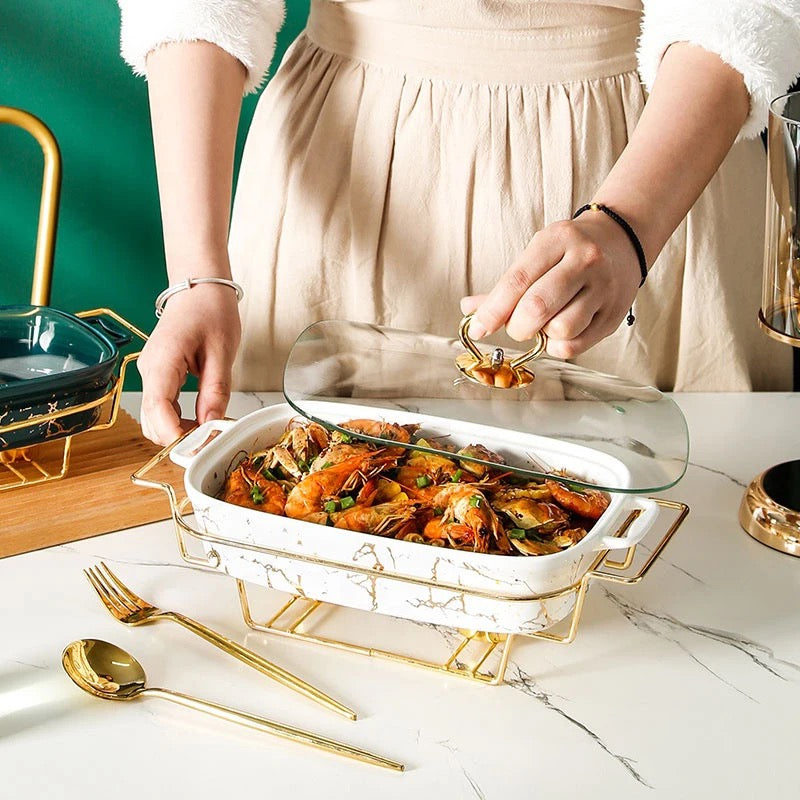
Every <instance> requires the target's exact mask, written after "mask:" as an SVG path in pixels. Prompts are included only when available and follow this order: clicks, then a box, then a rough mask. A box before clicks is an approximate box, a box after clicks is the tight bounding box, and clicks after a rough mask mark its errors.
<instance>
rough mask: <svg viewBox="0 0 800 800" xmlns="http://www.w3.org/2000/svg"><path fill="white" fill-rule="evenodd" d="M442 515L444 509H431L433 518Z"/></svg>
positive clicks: (439, 507)
mask: <svg viewBox="0 0 800 800" xmlns="http://www.w3.org/2000/svg"><path fill="white" fill-rule="evenodd" d="M442 514H444V509H443V508H442V507H441V506H434V507H433V516H434V517H441V516H442Z"/></svg>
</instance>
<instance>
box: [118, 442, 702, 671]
mask: <svg viewBox="0 0 800 800" xmlns="http://www.w3.org/2000/svg"><path fill="white" fill-rule="evenodd" d="M186 435H188V434H185V435H184V436H186ZM183 438H184V437H181V438H180V439H178V440H176V441H175V442H173V443H172V444H171V445H169V446H168V447H166V448H164V449H163V450H162V451H161V452H160V453H158V454H157V455H155V456H154V457H153V458H152V459H150V461H148V462H147V464H145V465H144V466H143V467H142V468H141V469H139V470H137V471H136V472H135V473H134V474H133V475H132V476H131V480H132V481H133V482H134V483H136V484H138V485H140V486H147V487H150V488H154V489H160V490H161V491H163V492H165V493H166V494H167V496H168V498H169V501H170V510H171V515H172V520H173V524H174V527H175V534H176V537H177V540H178V547H179V550H180V554H181V558H182V559H183V560H184V561H186V562H187V563H189V564H192V565H193V566H196V567H200V568H202V569H211V570H217V569H218V568H219V567H220V563H221V559H220V556H219V554H218V552H217V549H216V548H218V547H232V548H237V549H240V550H247V551H251V552H257V553H263V554H266V555H277V556H280V557H281V558H286V559H291V560H298V561H302V562H304V563H314V564H318V565H320V564H321V565H323V566H327V567H330V568H332V569H347V570H349V571H351V572H362V573H364V574H365V575H369V576H371V577H374V571H372V570H370V569H367V568H364V567H359V566H357V565H354V564H352V563H349V564H340V563H338V562H335V561H331V560H326V559H322V558H319V557H315V556H306V555H299V554H295V553H287V552H283V551H275V550H272V549H270V548H267V547H258V546H256V545H252V544H248V543H245V542H241V541H238V540H235V539H230V538H227V537H225V536H219V535H214V534H210V533H207V532H205V531H201V530H197V529H196V528H194V527H193V526H192V525H191V523H190V522H189V521H188V520H187V517H188V516H190V515H191V513H192V509H191V505H190V503H189V500H188V498H184V499H183V500H182V501H179V500H178V498H177V494H176V492H175V488H174V487H173V486H172V484H170V483H168V482H166V481H161V480H157V479H153V478H148V477H146V476H147V474H148V473H149V472H150V471H151V470H153V469H155V468H156V467H157V466H158V465H159V464H160V463H161V462H162V461H164V460H165V459H166V458H168V456H169V453H170V451H171V450H172V449H173V448H174V447H176V446H177V445H178V444H179V443H180V442H181V441H182V440H183ZM654 500H655V502H656V503H658V504H659V505H660V506H661V507H662V508H665V509H669V510H670V511H672V512H674V514H675V518H674V519H673V521H672V523H671V524H670V526H669V528H668V530H667V531H666V533H665V534H664V535H663V536H662V538H661V539H660V540H659V541H658V543H657V544H656V546H655V547H654V548H653V549H652V551H651V552H650V555H649V556H648V557H647V559H646V560H645V561H644V562H643V563H642V564H641V565H640V566H639V567H638V569H637V570H636V571H635V572H634V573H633V574H625V573H626V572H627V571H628V570H629V569H630V568H631V567H632V565H633V561H634V558H635V551H636V545H634V546H633V547H631V548H629V549H628V551H627V552H626V555H625V558H624V559H622V560H620V561H615V560H611V559H609V558H608V551H603V552H601V553H599V554H598V555H597V557H596V559H595V561H594V562H593V563H592V565H591V566H590V568H589V570H588V571H587V572H586V573H585V574H584V576H583V577H582V578H581V579H580V581H578V582H577V583H575V584H573V585H572V586H569V587H567V588H565V589H562V590H560V591H558V592H551V593H548V594H534V595H529V596H523V597H506V596H503V597H502V599H503V600H504V601H506V602H512V603H517V602H530V601H531V600H545V599H548V600H549V599H555V598H560V597H567V596H569V595H574V597H575V602H574V605H573V610H572V613H571V614H570V616H569V617H568V618H567V619H566V620H563V621H562V622H561V623H559V624H558V625H557V626H555V627H556V628H559V629H562V631H563V632H561V633H556V632H554V631H553V630H543V631H539V632H537V633H534V634H505V633H495V632H492V631H458V634H459V640H458V642H457V644H456V646H455V648H454V649H453V650H452V652H451V653H450V654H449V656H448V657H447V658H446V659H445V660H444V661H435V660H429V659H424V658H417V657H414V656H410V655H407V654H404V653H400V652H396V651H394V650H386V649H381V648H377V647H369V646H365V645H362V644H356V643H354V642H347V641H343V640H341V639H338V638H335V637H333V636H328V635H325V634H323V633H322V632H320V630H319V627H320V626H319V625H318V624H317V623H319V622H321V617H322V616H325V615H323V614H321V613H320V612H321V611H323V610H326V609H331V608H337V606H334V605H332V604H329V603H324V602H322V601H319V600H315V599H313V598H308V597H302V598H301V597H296V596H291V597H289V599H288V600H287V601H285V602H284V603H283V604H282V605H281V606H280V608H278V609H277V610H276V611H274V612H273V613H272V614H271V615H270V616H269V617H268V618H267V619H266V621H265V622H258V621H256V619H255V617H254V615H253V613H252V610H251V604H250V600H249V598H248V594H247V587H246V585H245V583H244V581H242V580H240V579H238V578H237V579H236V586H237V591H238V594H239V602H240V604H241V608H242V616H243V617H244V621H245V622H246V623H247V625H248V626H249V627H250V628H252V629H253V630H257V631H262V632H266V633H271V634H275V635H277V636H283V637H287V638H291V639H294V640H297V641H302V642H311V643H313V644H317V645H324V646H326V647H332V648H335V649H337V650H343V651H345V652H348V653H357V654H359V655H367V656H372V657H374V658H382V659H387V660H389V661H394V662H396V663H402V664H412V665H414V666H417V667H424V668H426V669H429V670H434V671H436V672H443V673H446V674H448V675H453V676H456V677H460V678H467V679H470V680H475V681H479V682H481V683H488V684H492V685H498V684H501V683H503V680H504V676H505V672H506V667H507V665H508V659H509V655H510V652H511V648H512V645H513V644H514V642H515V641H516V640H517V639H518V638H520V637H523V636H525V637H528V638H533V639H545V640H547V641H550V642H556V643H558V644H570V643H571V642H573V641H574V640H575V637H576V635H577V632H578V624H579V622H580V619H581V615H582V612H583V605H584V601H585V599H586V592H587V590H588V588H589V584H590V583H591V582H592V581H596V580H597V581H606V582H611V583H617V584H623V585H633V584H636V583H639V581H641V580H642V579H643V578H644V577H645V575H646V574H647V573H648V572H649V570H650V568H651V567H652V566H653V564H654V563H655V561H656V559H657V558H658V557H659V555H660V554H661V552H662V551H663V550H664V548H665V547H666V546H667V544H669V542H670V540H671V539H672V537H673V536H674V535H675V533H676V531H677V530H678V528H679V527H680V526H681V524H682V523H683V521H684V519H685V518H686V515H687V514H688V513H689V507H688V506H687V505H686V504H684V503H678V502H674V501H672V500H662V499H660V498H654ZM639 513H640V512H639V511H638V510H635V511H633V512H631V514H630V515H629V517H628V518H627V519H626V520H625V521H624V522H623V523H622V525H621V526H620V527H619V529H618V530H617V532H616V534H615V535H616V536H622V535H624V533H625V532H626V531H627V529H628V527H629V526H630V524H631V523H632V522H633V520H634V519H635V518H636V515H638V514H639ZM189 540H197V541H199V542H202V543H203V545H204V550H205V552H204V555H202V556H199V555H193V554H192V553H191V551H190V547H189V544H188V541H189ZM380 578H381V579H382V580H395V581H401V582H405V583H409V582H410V583H414V584H424V585H431V586H434V587H438V588H445V589H446V588H452V589H457V590H461V591H463V587H454V586H450V585H448V584H444V583H439V582H435V581H428V580H422V579H417V578H410V577H408V576H405V575H402V574H399V573H398V574H395V573H392V572H389V571H387V570H384V571H382V572H381V573H380ZM474 594H476V595H482V596H491V597H498V595H495V594H493V593H492V592H488V591H484V592H481V591H475V592H474ZM493 655H494V656H499V662H498V663H497V666H496V667H495V668H494V669H493V670H492V669H490V668H489V665H488V662H489V659H490V657H491V656H493Z"/></svg>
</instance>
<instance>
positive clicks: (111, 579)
mask: <svg viewBox="0 0 800 800" xmlns="http://www.w3.org/2000/svg"><path fill="white" fill-rule="evenodd" d="M83 573H84V575H86V577H87V578H88V579H89V582H90V583H91V584H92V586H93V587H94V590H95V591H96V592H97V594H98V596H99V598H100V600H102V602H103V605H104V606H105V607H106V608H107V609H108V610H109V612H110V613H111V615H112V616H113V617H115V618H116V619H118V620H119V621H120V622H122V623H124V624H125V625H134V626H135V625H145V624H146V623H148V622H155V621H156V620H159V619H169V620H172V621H173V622H177V623H178V624H179V625H183V627H184V628H187V629H188V630H190V631H192V633H196V634H197V635H198V636H201V637H202V638H203V639H205V640H206V641H207V642H211V644H213V645H216V646H217V647H219V649H220V650H224V651H225V652H226V653H229V654H230V655H232V656H233V657H234V658H238V659H239V661H243V662H244V663H245V664H247V665H248V666H250V667H253V669H257V670H259V671H260V672H263V673H264V674H265V675H267V676H268V677H270V678H272V679H273V680H275V681H277V682H278V683H281V684H283V685H284V686H286V687H288V688H289V689H294V690H295V691H296V692H299V693H300V694H302V695H304V696H305V697H308V698H310V699H311V700H314V701H316V702H317V703H320V704H321V705H323V706H325V707H326V708H329V709H330V710H331V711H335V712H336V713H337V714H341V715H342V716H344V717H347V718H348V719H356V714H355V712H354V711H353V710H352V709H349V708H347V706H345V705H343V704H342V703H340V702H339V701H338V700H334V699H333V698H332V697H329V696H328V695H326V694H325V693H324V692H322V691H321V690H320V689H317V688H316V687H315V686H312V685H311V684H310V683H306V682H305V681H304V680H303V679H302V678H298V677H297V676H296V675H292V673H291V672H288V671H287V670H285V669H283V667H279V666H278V665H277V664H273V663H272V662H271V661H268V660H267V659H266V658H263V657H262V656H260V655H258V653H254V652H253V651H252V650H248V649H247V648H246V647H242V645H240V644H237V643H236V642H233V641H231V640H230V639H228V638H226V637H225V636H222V634H219V633H216V631H212V630H211V629H210V628H206V626H205V625H201V624H200V623H199V622H196V621H195V620H193V619H190V618H189V617H187V616H184V615H183V614H179V613H178V612H177V611H163V610H162V609H160V608H157V607H156V606H154V605H152V604H151V603H148V602H147V601H146V600H142V598H141V597H139V595H137V594H134V592H132V591H131V590H130V589H129V588H128V587H127V586H126V585H125V584H124V583H123V582H122V581H121V580H120V579H119V578H118V577H117V576H116V575H115V574H114V573H113V572H112V571H111V570H110V569H109V568H108V567H107V566H106V565H105V564H104V563H103V562H102V561H101V562H100V566H99V567H90V568H89V569H88V570H84V571H83Z"/></svg>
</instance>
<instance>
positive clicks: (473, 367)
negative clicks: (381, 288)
mask: <svg viewBox="0 0 800 800" xmlns="http://www.w3.org/2000/svg"><path fill="white" fill-rule="evenodd" d="M468 324H469V318H465V319H464V320H463V321H462V324H461V329H460V331H459V337H455V338H452V339H448V338H445V337H441V336H433V335H430V334H425V333H416V332H412V331H405V330H398V329H393V328H384V327H380V326H378V325H368V324H362V323H355V322H347V321H343V320H323V321H322V322H317V323H315V324H313V325H311V326H309V327H308V328H306V330H305V331H303V333H302V334H301V335H300V336H299V337H298V339H297V341H296V342H295V344H294V346H293V347H292V350H291V352H290V353H289V358H288V360H287V362H286V367H285V371H284V380H283V393H284V395H285V397H286V400H287V402H288V403H289V404H290V405H291V406H292V407H293V408H294V409H295V410H296V411H297V412H298V413H300V414H302V415H303V416H305V417H308V418H309V419H312V420H314V421H316V422H319V423H321V424H322V425H325V426H326V427H328V428H330V429H334V430H339V431H340V432H343V433H345V434H346V435H351V436H352V434H353V431H354V430H355V432H356V433H357V436H358V438H360V439H365V440H367V441H370V442H372V443H374V444H377V445H380V446H386V445H390V446H394V447H397V445H398V441H401V440H402V441H404V444H405V446H406V447H408V448H411V449H413V450H417V451H420V452H421V453H427V454H430V455H431V457H432V463H433V462H435V459H436V458H439V457H445V458H447V459H449V460H450V461H457V462H458V463H459V464H460V465H461V466H463V467H464V468H465V469H468V470H469V471H470V472H471V473H472V474H475V475H481V474H486V468H487V467H490V468H492V469H493V470H497V469H498V463H502V464H504V465H505V466H504V467H502V468H500V469H502V470H503V471H508V472H511V473H514V474H517V475H518V476H521V477H522V478H524V479H542V478H552V477H554V476H555V477H559V478H562V479H563V480H565V481H567V482H568V483H573V484H576V485H577V486H579V487H591V488H597V489H604V490H607V491H621V492H654V491H660V490H662V489H666V488H668V487H670V486H673V485H674V484H675V483H677V482H678V481H679V480H680V479H681V477H682V476H683V474H684V472H685V471H686V464H687V460H688V453H689V436H688V431H687V427H686V420H685V419H684V417H683V414H682V413H681V411H680V409H679V408H678V406H677V405H676V404H675V403H674V402H673V401H672V400H670V399H669V398H667V397H665V396H664V395H663V394H662V393H661V392H660V391H658V389H655V388H653V387H650V386H640V385H638V384H635V383H631V382H630V381H627V380H623V379H621V378H618V377H614V376H613V375H605V374H602V373H599V372H595V371H593V370H589V369H586V368H583V367H579V366H576V365H574V364H569V363H567V362H563V361H558V360H556V359H552V358H548V357H546V356H542V353H543V352H544V347H545V340H544V337H543V336H541V335H540V337H539V340H538V341H537V343H536V346H535V347H534V348H533V349H532V350H530V351H528V352H527V353H520V352H512V351H510V350H505V351H504V350H501V349H500V348H494V349H489V350H487V351H485V352H484V351H483V350H482V349H479V348H478V347H477V346H476V344H475V343H474V342H473V341H472V340H471V339H470V338H469V336H468ZM481 346H482V347H486V345H483V344H482V345H481ZM353 420H358V421H359V422H358V423H356V424H349V423H351V422H352V421H353ZM364 420H370V421H372V424H369V423H365V422H363V421H364ZM397 426H406V427H405V428H403V431H404V432H403V433H400V431H398V427H397ZM409 434H410V439H409ZM406 439H409V441H407V442H405V440H406Z"/></svg>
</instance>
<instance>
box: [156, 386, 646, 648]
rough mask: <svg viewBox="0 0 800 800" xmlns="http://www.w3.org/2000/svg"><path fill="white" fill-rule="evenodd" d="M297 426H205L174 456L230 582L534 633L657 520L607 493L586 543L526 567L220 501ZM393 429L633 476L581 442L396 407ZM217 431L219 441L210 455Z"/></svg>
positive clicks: (325, 409) (257, 417) (531, 560)
mask: <svg viewBox="0 0 800 800" xmlns="http://www.w3.org/2000/svg"><path fill="white" fill-rule="evenodd" d="M306 410H307V411H308V413H309V414H313V415H315V416H318V417H320V418H325V419H329V420H331V421H332V422H334V423H336V422H344V421H346V420H348V419H353V418H364V417H367V418H370V417H371V418H375V416H376V410H375V408H374V406H360V405H356V404H349V403H338V402H337V403H325V402H314V401H310V402H309V403H308V404H307V409H306ZM295 416H297V414H296V412H295V410H294V409H293V408H292V407H291V406H289V405H288V404H280V405H276V406H270V407H267V408H263V409H259V410H258V411H255V412H253V413H251V414H249V415H247V416H246V417H243V418H242V419H240V420H238V421H227V420H226V421H222V420H218V421H213V422H208V423H206V424H204V425H202V426H200V427H199V428H198V429H197V430H196V431H194V432H193V433H192V434H190V435H189V436H187V437H186V438H185V439H184V440H183V441H182V442H181V443H180V445H179V446H177V447H175V448H174V449H173V450H172V452H171V457H172V459H173V461H175V462H176V463H178V464H180V465H181V466H183V467H184V468H185V469H186V473H185V476H184V483H185V487H186V492H187V495H188V497H189V499H190V501H191V503H192V506H193V508H194V512H195V515H196V518H197V521H198V523H199V527H200V528H201V529H202V530H203V531H204V533H205V534H206V535H207V536H206V537H204V547H205V549H206V552H207V553H208V554H209V555H212V556H213V558H214V559H216V560H218V562H219V568H220V569H222V570H223V571H224V572H226V573H227V574H229V575H231V576H232V577H235V578H240V579H242V580H245V581H250V582H253V583H256V584H261V585H264V586H267V587H270V588H273V589H277V590H280V591H283V592H289V593H291V594H295V595H299V596H303V597H309V598H312V599H314V600H322V601H327V602H330V603H334V604H337V605H344V606H350V607H352V608H359V609H365V610H370V611H377V612H379V613H382V614H389V615H392V616H398V617H404V618H408V619H413V620H417V621H419V622H427V623H434V624H441V625H447V626H450V627H456V628H470V629H477V630H482V631H491V632H498V633H535V632H537V631H540V630H542V629H544V628H547V627H550V626H551V625H554V624H555V623H556V622H558V621H559V620H561V619H563V618H564V617H565V616H567V615H568V614H569V613H570V611H571V610H572V608H573V605H574V602H575V592H574V591H573V592H564V590H566V589H569V587H573V586H575V584H577V583H578V582H579V581H580V579H581V577H582V576H583V575H584V574H585V573H586V572H587V571H588V570H589V569H590V568H592V567H593V566H594V565H595V564H596V563H597V560H598V557H599V555H600V553H602V552H603V551H606V550H611V549H615V550H616V549H627V548H630V547H632V546H633V545H634V544H636V543H637V542H639V541H640V540H641V539H642V538H643V537H644V536H645V535H646V533H647V531H648V530H649V529H650V527H651V526H652V524H653V522H654V521H655V519H656V517H657V515H658V506H657V504H656V503H655V502H654V501H652V500H650V499H647V498H644V497H641V496H636V495H630V494H624V493H620V492H617V493H610V497H611V502H610V504H609V507H608V509H607V510H606V512H605V513H604V514H603V516H602V517H601V518H600V519H599V520H598V521H597V523H596V524H595V525H594V527H593V528H592V529H591V530H590V531H589V533H588V534H587V536H586V537H585V538H584V539H583V540H581V541H580V542H579V543H578V544H576V545H573V546H572V547H570V548H568V549H567V550H564V551H562V552H560V553H555V554H552V555H545V556H536V557H532V556H528V557H526V556H502V555H495V554H483V553H476V552H465V551H460V550H449V549H445V548H438V547H432V546H430V545H427V544H416V543H413V542H406V541H401V540H396V539H385V538H382V537H380V536H375V535H373V534H364V533H357V532H354V531H348V530H342V529H333V528H329V527H325V526H322V525H317V524H313V523H309V522H305V521H302V520H296V519H290V518H287V517H282V516H275V515H272V514H268V513H265V512H261V511H254V510H251V509H247V508H242V507H240V506H236V505H232V504H230V503H225V502H223V501H221V500H219V499H218V498H217V497H216V495H217V494H218V492H219V491H220V489H221V487H222V485H223V482H224V480H225V476H226V474H227V471H228V469H229V468H230V466H231V464H232V463H235V461H236V459H237V456H238V455H240V454H241V453H243V452H251V451H254V450H260V449H263V448H265V447H267V446H269V445H271V444H273V443H274V442H275V441H276V440H277V439H278V438H279V437H280V435H281V433H282V432H283V430H284V428H285V426H286V424H287V422H288V421H289V420H290V419H292V418H293V417H295ZM385 419H386V421H389V422H397V423H400V424H405V423H419V424H421V425H422V427H423V430H424V431H425V433H426V435H428V434H430V435H448V436H449V437H450V440H451V441H453V443H454V444H457V445H459V446H460V445H462V444H470V443H476V442H479V443H481V444H484V445H486V446H487V447H489V448H491V449H493V450H495V451H496V452H499V453H501V454H502V453H503V451H504V450H506V451H510V450H514V451H519V450H520V448H522V449H524V450H526V451H529V452H531V453H534V454H535V455H536V457H537V458H539V459H541V460H543V461H544V462H546V463H548V464H549V465H551V466H552V467H553V468H554V469H565V470H567V471H568V472H569V473H571V474H575V475H578V476H583V477H586V478H589V479H591V480H592V481H596V482H599V483H605V484H613V485H615V486H620V487H625V486H626V485H627V484H626V481H627V473H628V470H627V468H626V467H625V465H624V464H623V463H622V462H621V461H619V460H617V459H615V458H614V457H613V456H610V455H608V454H606V453H602V452H598V451H595V450H591V449H589V448H586V447H582V446H580V445H576V444H573V443H568V442H561V441H558V440H555V439H550V438H546V437H541V436H536V435H531V434H524V433H518V432H510V431H505V430H500V429H496V428H490V427H487V426H482V425H477V424H473V423H466V422H457V421H453V420H450V419H447V418H444V417H435V416H431V415H426V414H417V413H408V412H403V411H399V410H396V409H388V408H387V409H386V413H385ZM213 431H220V433H219V435H217V436H216V438H214V439H213V440H212V441H210V442H208V443H207V444H205V446H203V443H204V442H206V440H207V439H208V437H209V434H211V433H212V432H213ZM197 448H200V449H199V451H198V450H197ZM631 512H637V513H636V514H635V519H634V520H633V521H632V523H631V524H630V525H629V526H627V527H626V528H625V532H624V535H623V536H620V537H616V536H615V534H616V533H617V531H618V530H619V529H620V526H622V525H623V523H625V522H626V520H628V517H629V515H630V514H631ZM212 551H213V554H212Z"/></svg>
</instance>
